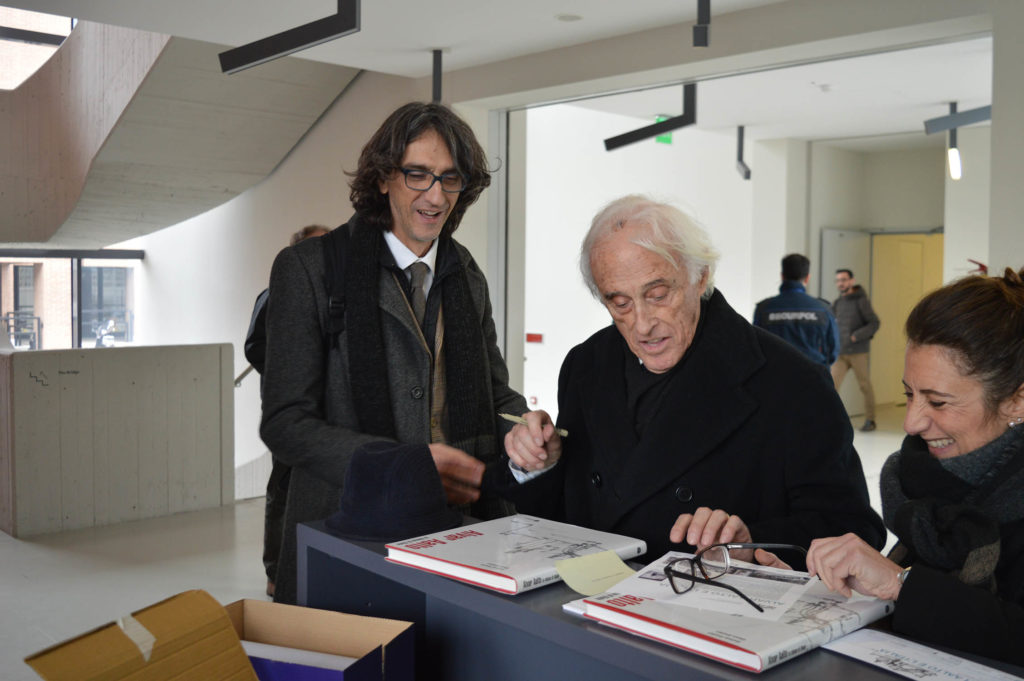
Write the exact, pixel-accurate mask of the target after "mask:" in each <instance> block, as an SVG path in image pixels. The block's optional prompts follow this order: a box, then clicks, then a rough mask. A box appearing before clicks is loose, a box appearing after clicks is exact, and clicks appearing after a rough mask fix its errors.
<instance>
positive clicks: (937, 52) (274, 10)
mask: <svg viewBox="0 0 1024 681" xmlns="http://www.w3.org/2000/svg"><path fill="white" fill-rule="evenodd" d="M780 1H782V0H714V2H713V3H712V22H711V41H712V43H713V42H714V40H715V20H714V17H715V16H716V15H719V16H720V15H722V14H725V13H729V12H734V11H738V10H743V9H749V8H751V7H755V6H761V5H769V4H774V3H777V2H780ZM0 2H5V4H9V5H11V6H17V7H22V8H25V9H35V10H37V11H47V12H52V13H57V14H63V15H67V16H77V17H79V18H82V19H88V20H91V21H99V22H103V23H111V24H118V25H124V26H130V27H133V28H139V29H144V30H149V31H156V32H161V33H169V34H172V35H177V36H181V37H186V38H192V39H196V40H203V41H209V42H214V43H220V44H226V45H241V44H244V43H247V42H251V41H253V40H257V39H260V38H264V37H267V36H269V35H271V34H274V33H277V32H280V31H283V30H287V29H289V28H294V27H295V26H298V25H301V24H303V23H306V22H309V21H313V20H316V19H320V18H323V17H326V16H329V15H331V14H333V13H334V12H335V11H336V9H337V3H336V0H291V1H290V2H288V3H282V2H280V1H279V0H212V1H211V0H175V1H174V2H155V1H153V0H149V1H140V0H0ZM696 5H697V2H696V0H630V2H621V0H554V1H553V0H517V1H516V2H507V1H506V2H497V1H494V0H432V1H430V2H423V0H415V1H412V0H364V1H363V2H362V3H361V30H360V32H359V33H356V34H354V35H351V36H347V37H345V38H342V39H339V40H335V41H332V42H329V43H326V44H324V45H320V46H318V47H314V48H311V49H309V50H306V51H303V52H299V53H296V55H295V56H300V57H305V58H309V59H315V60H320V61H325V62H330V63H335V64H342V65H345V66H350V67H356V68H362V69H369V70H373V71H380V72H386V73H392V74H397V75H403V76H410V77H424V76H429V75H430V73H431V50H432V49H434V48H442V49H444V70H445V71H450V70H456V69H461V68H467V67H470V66H476V65H480V64H485V63H489V62H494V61H499V60H503V59H508V58H511V57H515V56H520V55H524V54H530V53H534V52H539V51H543V50H548V49H554V48H558V47H564V46H568V45H573V44H578V43H584V42H589V41H592V40H598V39H602V38H608V37H611V36H614V35H622V34H627V33H632V32H636V31H641V30H645V29H649V28H654V27H657V26H663V25H667V24H678V23H683V22H692V21H695V19H696ZM564 15H575V16H578V17H581V18H580V19H579V20H576V21H562V20H560V19H559V18H558V17H560V16H564ZM681 98H682V96H681V88H680V87H678V86H676V87H672V88H659V89H653V90H647V91H645V92H642V93H631V94H629V95H628V96H626V95H618V96H614V97H607V98H603V99H600V100H593V101H591V102H588V103H587V106H594V107H598V108H602V109H607V110H612V111H617V112H620V113H626V114H629V115H633V116H638V117H645V118H648V117H651V116H654V115H655V114H658V113H661V114H670V115H672V114H678V113H679V110H680V107H681ZM950 101H958V102H959V107H960V109H961V110H966V109H970V108H974V107H976V106H982V105H986V104H990V103H991V39H990V38H981V39H975V40H969V41H964V42H957V43H949V44H943V45H934V46H929V47H922V48H916V49H912V50H905V51H901V52H890V53H884V54H877V55H871V56H865V57H855V58H848V59H843V60H839V61H831V62H825V63H821V64H811V65H804V66H799V67H792V68H787V69H780V70H774V71H767V72H762V73H755V74H747V75H742V76H733V77H728V78H720V79H715V80H708V81H706V82H703V83H701V84H700V85H699V86H698V118H697V125H698V127H700V128H705V129H718V128H720V129H723V130H726V129H734V128H735V126H737V125H745V126H746V135H747V138H748V139H758V138H780V137H793V138H800V139H845V140H848V142H847V144H848V145H849V144H853V145H856V144H859V142H854V141H849V140H858V139H860V138H863V137H865V136H870V137H871V138H872V141H871V142H870V144H874V145H876V146H877V145H879V144H881V145H882V146H890V147H891V146H910V145H921V144H942V139H941V138H942V137H943V136H942V135H932V136H930V137H929V138H925V137H924V136H923V121H924V120H925V119H926V118H932V117H935V116H940V115H943V114H945V113H947V111H948V102H950ZM902 133H911V134H910V135H909V136H908V135H904V134H902ZM864 143H865V144H866V143H868V142H867V141H865V142H864Z"/></svg>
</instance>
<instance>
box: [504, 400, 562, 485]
mask: <svg viewBox="0 0 1024 681" xmlns="http://www.w3.org/2000/svg"><path fill="white" fill-rule="evenodd" d="M502 418H505V419H506V420H508V421H514V422H516V423H517V424H518V425H516V426H515V427H514V428H512V430H510V431H509V432H508V433H507V434H506V435H505V451H506V452H507V453H508V458H509V460H511V461H512V463H513V464H515V465H516V466H519V468H521V469H523V470H524V471H538V470H543V469H544V468H548V467H549V466H554V465H555V463H556V462H557V461H558V458H559V457H560V456H561V455H562V435H561V434H560V433H559V429H556V428H555V424H554V423H552V422H551V416H550V415H548V413H547V412H546V411H544V410H543V409H538V410H537V411H528V412H526V413H525V414H523V415H522V416H521V417H518V418H517V417H512V418H509V417H508V416H506V415H505V414H502ZM561 432H562V433H564V432H565V431H561ZM566 434H568V433H566Z"/></svg>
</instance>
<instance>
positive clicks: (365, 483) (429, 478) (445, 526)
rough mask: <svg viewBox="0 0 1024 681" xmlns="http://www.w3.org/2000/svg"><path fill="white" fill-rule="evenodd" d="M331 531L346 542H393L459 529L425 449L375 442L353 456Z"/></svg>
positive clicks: (330, 520) (329, 524)
mask: <svg viewBox="0 0 1024 681" xmlns="http://www.w3.org/2000/svg"><path fill="white" fill-rule="evenodd" d="M326 524H327V527H329V528H331V529H332V530H334V532H335V533H336V534H338V535H340V536H342V537H343V538H345V539H354V540H356V541H377V542H392V541H398V540H400V539H409V538H411V537H418V536H420V535H421V534H430V533H432V532H440V531H442V530H449V529H451V528H453V527H458V526H459V525H461V524H462V514H461V513H460V512H459V511H457V510H455V509H452V508H448V503H447V501H446V500H445V495H444V486H443V485H442V484H441V476H440V475H439V474H438V472H437V468H436V467H435V466H434V459H433V457H431V456H430V448H429V447H428V446H427V445H406V444H401V443H398V442H383V441H381V442H371V443H370V444H367V445H363V446H362V447H360V448H359V449H357V450H356V451H355V452H353V454H352V459H351V460H350V461H349V464H348V471H347V472H346V473H345V488H344V489H343V490H342V492H341V503H340V506H339V508H338V511H337V512H336V513H334V515H332V516H331V517H329V518H327V521H326Z"/></svg>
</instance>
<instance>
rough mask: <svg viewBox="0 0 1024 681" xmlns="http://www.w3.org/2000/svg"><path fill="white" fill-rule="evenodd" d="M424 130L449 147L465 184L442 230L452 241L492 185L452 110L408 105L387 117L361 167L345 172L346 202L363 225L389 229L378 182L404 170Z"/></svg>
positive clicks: (481, 152)
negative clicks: (412, 146) (405, 158)
mask: <svg viewBox="0 0 1024 681" xmlns="http://www.w3.org/2000/svg"><path fill="white" fill-rule="evenodd" d="M428 130H433V131H434V132H436V133H437V134H438V135H439V136H440V137H441V139H442V140H444V142H445V144H446V145H447V146H448V152H449V153H450V154H451V156H452V161H453V162H454V163H455V170H456V171H457V172H458V173H459V175H461V176H462V178H463V180H465V182H466V187H465V189H463V190H462V193H461V194H460V195H459V199H458V201H456V202H455V207H454V208H453V209H452V212H451V215H449V216H448V221H447V222H445V225H444V228H443V229H442V230H441V234H442V235H447V236H450V235H451V233H452V232H454V231H455V230H456V229H457V228H458V226H459V222H461V221H462V216H463V215H464V214H465V212H466V209H467V208H469V207H470V206H471V205H473V203H474V202H475V201H476V200H477V198H478V197H479V196H480V193H481V192H482V191H483V190H484V189H486V188H487V186H488V185H489V184H490V183H491V173H490V172H489V171H488V170H487V156H486V155H485V154H484V150H483V149H482V148H481V147H480V143H479V142H477V141H476V136H475V135H474V134H473V131H472V130H471V129H470V127H469V126H468V125H467V124H466V122H465V121H463V120H462V119H461V118H459V117H458V116H457V115H456V114H455V113H454V112H453V111H452V110H451V109H449V108H448V107H446V106H443V105H441V104H427V103H424V102H411V103H409V104H406V105H404V106H402V107H400V108H398V109H397V110H396V111H395V112H394V113H392V114H391V115H390V116H388V118H387V120H386V121H384V123H383V124H382V125H381V126H380V128H379V129H378V130H377V132H376V133H374V135H373V137H371V138H370V141H369V142H367V143H366V146H364V147H363V151H362V153H361V154H360V155H359V167H358V168H357V169H356V171H355V172H354V173H351V172H350V173H346V174H347V175H349V176H350V177H351V178H352V181H351V182H349V187H350V188H351V190H352V191H351V192H350V193H349V199H350V200H351V201H352V206H353V207H354V208H355V209H356V211H358V212H359V214H360V216H361V217H362V218H364V220H365V221H366V222H367V223H368V224H370V225H373V226H375V227H377V228H379V229H381V230H383V231H388V230H390V229H391V207H390V205H389V203H388V196H387V195H386V194H381V192H380V183H381V182H382V181H386V180H388V179H389V178H390V177H391V176H392V174H393V173H394V172H395V171H397V170H398V169H399V168H400V167H401V165H402V157H403V156H405V149H406V147H408V146H409V145H410V144H411V143H412V142H414V141H415V140H416V139H418V138H419V137H420V136H421V135H423V134H424V133H425V132H427V131H428Z"/></svg>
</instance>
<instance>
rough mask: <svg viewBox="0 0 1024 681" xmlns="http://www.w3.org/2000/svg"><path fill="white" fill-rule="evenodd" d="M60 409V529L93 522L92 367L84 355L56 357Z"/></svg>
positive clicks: (94, 497)
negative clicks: (58, 367) (58, 372)
mask: <svg viewBox="0 0 1024 681" xmlns="http://www.w3.org/2000/svg"><path fill="white" fill-rule="evenodd" d="M58 360H59V366H60V374H59V394H60V407H59V410H58V412H57V418H58V421H59V428H60V461H61V466H60V486H61V499H62V503H61V508H62V516H61V528H62V529H65V530H67V529H74V528H78V527H91V526H92V525H93V524H94V522H95V499H96V494H95V489H94V486H93V476H94V472H95V463H94V461H93V445H94V441H93V436H92V434H93V428H92V426H93V414H92V408H91V407H92V404H93V400H92V390H93V366H92V362H91V361H89V359H88V358H87V355H86V354H85V353H84V352H73V351H72V352H67V353H61V354H60V355H58Z"/></svg>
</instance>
